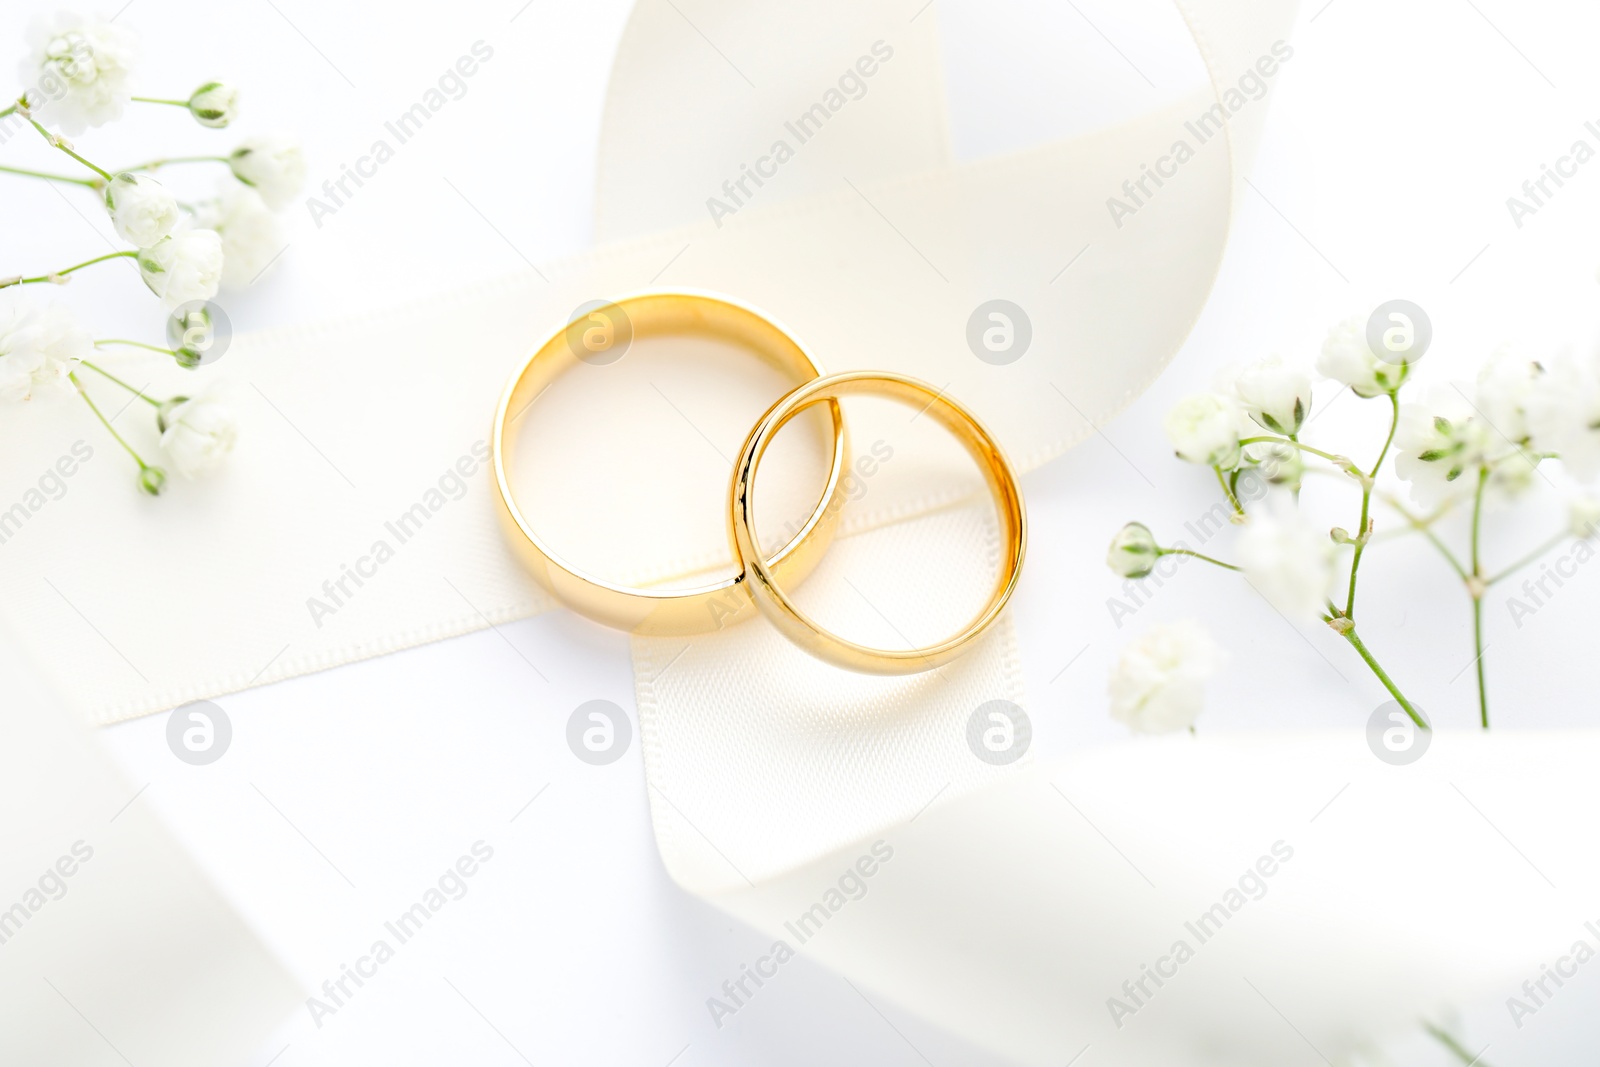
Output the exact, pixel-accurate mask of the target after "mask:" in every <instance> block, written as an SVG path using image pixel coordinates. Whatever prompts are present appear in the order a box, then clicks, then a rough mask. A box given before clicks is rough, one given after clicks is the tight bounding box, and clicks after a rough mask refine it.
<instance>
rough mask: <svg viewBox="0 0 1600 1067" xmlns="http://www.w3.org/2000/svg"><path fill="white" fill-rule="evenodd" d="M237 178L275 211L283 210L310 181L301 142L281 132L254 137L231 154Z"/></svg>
mask: <svg viewBox="0 0 1600 1067" xmlns="http://www.w3.org/2000/svg"><path fill="white" fill-rule="evenodd" d="M228 165H229V166H230V167H232V168H233V174H234V177H236V178H238V179H239V180H240V181H242V182H244V183H245V184H246V185H248V186H250V187H252V188H253V189H255V191H256V192H258V193H260V194H261V199H262V200H265V201H266V202H267V206H268V207H270V208H271V209H272V210H274V211H281V210H283V209H284V208H286V207H288V206H289V202H290V201H291V200H293V199H294V198H295V197H296V196H298V195H300V188H301V186H303V185H305V183H306V160H305V156H304V155H303V154H302V153H301V151H300V143H299V142H298V141H296V140H294V139H293V138H290V137H283V136H277V135H267V136H263V137H252V138H250V139H249V140H248V141H246V142H244V144H242V145H240V146H239V147H238V148H235V149H234V150H233V155H231V156H230V157H228Z"/></svg>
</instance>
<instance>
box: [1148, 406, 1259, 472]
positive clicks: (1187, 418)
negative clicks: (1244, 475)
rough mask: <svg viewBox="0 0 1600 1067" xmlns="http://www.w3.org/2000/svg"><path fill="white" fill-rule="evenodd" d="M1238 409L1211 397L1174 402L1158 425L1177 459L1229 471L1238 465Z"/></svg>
mask: <svg viewBox="0 0 1600 1067" xmlns="http://www.w3.org/2000/svg"><path fill="white" fill-rule="evenodd" d="M1238 417H1239V415H1238V409H1237V408H1235V407H1234V406H1233V404H1232V403H1231V402H1230V401H1229V400H1228V399H1227V398H1226V397H1222V396H1218V395H1217V394H1215V393H1196V394H1195V395H1194V396H1189V397H1185V398H1184V399H1182V400H1180V401H1178V404H1177V406H1176V407H1174V408H1173V409H1172V410H1171V411H1169V412H1168V413H1167V418H1166V421H1165V422H1164V423H1163V424H1162V425H1163V426H1164V427H1165V429H1166V431H1167V439H1168V440H1169V441H1171V442H1172V447H1173V450H1174V451H1176V452H1177V453H1178V458H1180V459H1185V460H1188V461H1189V462H1190V463H1201V464H1204V465H1206V466H1208V467H1221V468H1222V469H1224V470H1232V469H1233V468H1235V467H1237V466H1238V465H1239V459H1240V455H1239V423H1238Z"/></svg>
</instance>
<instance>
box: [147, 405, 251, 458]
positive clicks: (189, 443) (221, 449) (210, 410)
mask: <svg viewBox="0 0 1600 1067" xmlns="http://www.w3.org/2000/svg"><path fill="white" fill-rule="evenodd" d="M156 425H157V427H158V428H159V429H160V430H161V450H162V451H163V452H165V453H166V455H167V459H168V460H170V461H171V463H172V466H173V467H174V468H176V469H177V471H178V473H179V474H181V475H183V476H184V477H185V478H194V477H196V476H198V475H201V474H204V473H205V472H206V471H208V470H211V469H212V468H213V467H215V466H216V465H217V464H218V463H221V462H222V460H223V458H224V457H226V456H227V454H228V453H229V452H232V451H233V445H234V442H235V441H236V440H238V437H239V422H238V420H237V419H236V418H234V414H233V409H232V408H230V407H229V406H228V405H227V404H225V403H223V402H222V401H220V400H218V399H216V397H215V395H214V394H210V395H206V396H198V397H194V398H192V399H191V398H189V397H182V396H179V397H173V398H172V399H171V400H168V401H167V402H166V403H164V404H162V405H161V410H160V412H159V414H158V415H157V419H156Z"/></svg>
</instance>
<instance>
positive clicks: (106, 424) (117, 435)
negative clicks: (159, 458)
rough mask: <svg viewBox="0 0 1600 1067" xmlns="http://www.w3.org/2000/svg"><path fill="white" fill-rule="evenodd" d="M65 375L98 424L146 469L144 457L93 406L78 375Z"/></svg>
mask: <svg viewBox="0 0 1600 1067" xmlns="http://www.w3.org/2000/svg"><path fill="white" fill-rule="evenodd" d="M67 377H68V378H70V379H71V380H72V384H73V385H75V386H77V387H78V395H79V396H81V397H83V402H84V403H85V404H88V405H89V410H90V411H92V412H94V417H95V418H97V419H99V420H100V425H102V426H104V427H105V428H106V430H107V431H108V432H109V433H110V434H111V436H112V437H115V438H116V439H117V444H119V445H121V446H122V447H123V448H125V449H127V450H128V455H130V456H132V457H133V461H134V462H135V463H137V464H139V469H140V470H141V471H143V470H148V469H149V467H150V464H148V463H146V462H145V461H144V457H143V456H141V455H139V453H137V452H135V451H134V450H133V446H132V445H130V444H129V443H128V442H127V441H124V440H123V439H122V435H121V434H120V433H118V432H117V430H116V427H114V426H112V425H111V420H109V419H107V418H106V417H105V416H104V415H102V414H101V413H100V409H99V408H98V407H96V406H95V402H94V401H93V400H90V399H89V393H88V391H87V390H85V389H84V387H83V383H82V382H80V381H79V380H78V376H77V375H76V374H69V375H67Z"/></svg>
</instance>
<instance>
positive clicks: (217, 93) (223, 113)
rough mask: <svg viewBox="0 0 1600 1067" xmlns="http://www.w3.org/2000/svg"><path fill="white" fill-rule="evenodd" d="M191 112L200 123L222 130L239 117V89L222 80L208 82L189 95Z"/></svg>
mask: <svg viewBox="0 0 1600 1067" xmlns="http://www.w3.org/2000/svg"><path fill="white" fill-rule="evenodd" d="M189 114H191V115H193V116H194V120H195V121H196V122H198V123H199V124H200V125H202V126H210V127H211V128H212V129H217V130H220V129H221V128H222V127H224V126H226V125H227V124H228V123H230V122H232V121H233V120H234V119H236V118H238V117H239V90H237V89H235V88H234V87H233V86H231V85H224V84H223V83H222V82H206V83H205V84H204V85H202V86H200V88H198V89H196V90H195V91H194V95H193V96H191V97H189Z"/></svg>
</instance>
